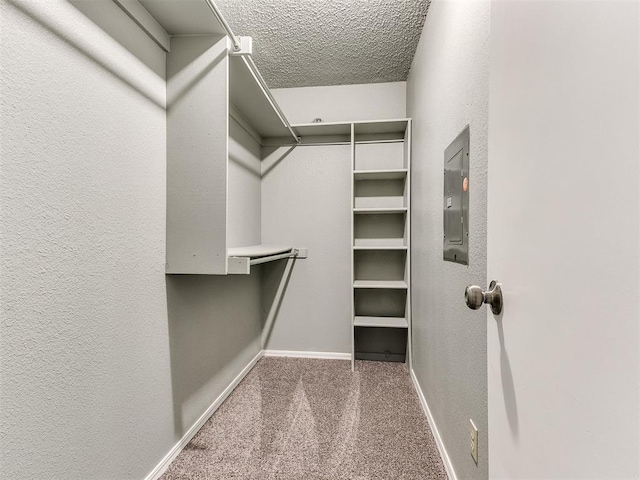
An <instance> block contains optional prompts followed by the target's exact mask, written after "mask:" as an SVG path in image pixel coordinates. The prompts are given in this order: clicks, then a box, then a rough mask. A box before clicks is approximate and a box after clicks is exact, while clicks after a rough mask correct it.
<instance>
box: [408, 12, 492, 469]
mask: <svg viewBox="0 0 640 480" xmlns="http://www.w3.org/2000/svg"><path fill="white" fill-rule="evenodd" d="M489 15H490V2H455V1H440V0H436V1H433V2H432V3H431V6H430V8H429V14H428V16H427V20H426V24H425V28H424V32H423V35H422V38H421V39H420V43H419V45H418V49H417V51H416V56H415V58H414V61H413V67H412V69H411V74H410V76H409V80H408V83H407V111H408V115H409V116H410V117H412V118H413V154H412V158H413V163H412V167H413V172H412V181H413V183H412V193H413V199H412V207H413V208H412V217H411V218H412V246H413V266H412V277H413V368H414V370H415V373H416V376H417V378H418V380H419V383H420V386H421V388H422V390H423V392H424V394H425V397H426V400H427V403H428V405H429V407H430V410H431V412H432V414H433V417H434V419H435V423H436V425H437V427H438V430H439V432H440V434H441V436H442V439H443V441H444V444H445V447H446V450H447V452H448V454H449V457H450V459H451V461H452V463H453V467H454V469H455V472H456V474H457V476H458V478H486V477H487V472H488V470H487V352H486V345H487V334H486V319H485V315H477V314H476V313H474V312H472V311H471V310H469V309H468V308H467V307H466V306H465V303H464V289H465V287H466V286H467V285H469V284H477V285H480V286H483V287H484V286H486V281H487V278H486V267H487V259H486V247H487V237H486V228H487V220H486V187H487V118H488V117H487V107H488V95H489V64H488V60H489V47H488V38H489ZM466 124H469V125H470V130H471V143H470V177H469V178H470V186H469V197H470V214H469V222H470V224H469V243H470V251H469V253H470V261H469V266H468V267H466V266H462V265H458V264H453V263H448V262H444V261H443V260H442V238H443V228H442V195H443V174H442V172H443V158H444V150H445V148H446V147H447V146H448V145H449V143H450V142H451V141H452V140H453V139H454V138H455V137H456V136H457V135H458V133H459V132H460V131H461V130H462V129H463V128H464V126H465V125H466ZM469 419H473V421H474V422H475V424H476V425H477V426H478V428H479V434H480V442H479V448H480V452H479V465H478V466H476V465H475V463H474V461H473V459H472V458H471V455H470V453H469Z"/></svg>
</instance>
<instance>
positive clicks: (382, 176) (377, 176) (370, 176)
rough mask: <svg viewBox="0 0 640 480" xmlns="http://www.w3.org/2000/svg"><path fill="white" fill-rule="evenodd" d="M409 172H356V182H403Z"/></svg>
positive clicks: (354, 174)
mask: <svg viewBox="0 0 640 480" xmlns="http://www.w3.org/2000/svg"><path fill="white" fill-rule="evenodd" d="M407 172H408V170H407V169H406V168H399V169H390V170H354V172H353V178H354V179H355V180H402V179H404V178H406V176H407Z"/></svg>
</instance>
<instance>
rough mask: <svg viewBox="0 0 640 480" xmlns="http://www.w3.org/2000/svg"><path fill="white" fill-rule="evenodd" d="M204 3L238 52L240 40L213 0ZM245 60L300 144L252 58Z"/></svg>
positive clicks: (249, 56) (281, 118)
mask: <svg viewBox="0 0 640 480" xmlns="http://www.w3.org/2000/svg"><path fill="white" fill-rule="evenodd" d="M205 2H206V3H207V5H208V6H209V8H210V9H211V11H212V12H213V14H214V15H215V17H216V18H217V19H218V21H219V22H220V24H221V25H222V27H223V28H224V29H225V31H226V32H227V36H228V37H229V38H230V39H231V43H233V49H234V50H235V51H236V52H238V51H240V49H241V45H240V40H238V37H236V36H235V34H234V33H233V30H231V26H230V25H229V24H228V23H227V21H226V20H225V19H224V17H223V16H222V12H221V11H220V9H219V8H218V6H217V5H216V4H215V3H214V2H213V0H205ZM245 58H246V59H247V65H248V66H249V68H250V69H251V73H253V76H254V77H255V78H256V80H257V81H258V83H259V84H260V87H261V88H262V91H263V92H264V94H265V95H266V96H267V100H269V103H270V104H271V106H272V107H273V109H274V110H275V112H276V114H277V115H278V117H280V121H281V122H282V124H283V125H284V126H285V127H287V130H289V133H291V136H292V137H293V138H294V139H295V141H296V143H300V138H298V135H296V132H294V131H293V128H291V124H290V123H289V120H287V117H286V116H285V115H284V113H283V112H282V110H281V109H280V106H279V105H278V103H277V102H276V99H275V98H273V95H272V94H271V90H269V86H268V85H267V82H265V81H264V78H262V75H261V74H260V72H259V71H258V67H256V64H255V63H254V62H253V57H252V56H251V55H245Z"/></svg>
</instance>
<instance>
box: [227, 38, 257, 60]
mask: <svg viewBox="0 0 640 480" xmlns="http://www.w3.org/2000/svg"><path fill="white" fill-rule="evenodd" d="M236 38H237V39H238V41H239V42H240V48H239V49H237V50H236V49H235V48H230V49H229V55H231V56H233V57H238V56H245V55H252V54H253V38H251V37H236Z"/></svg>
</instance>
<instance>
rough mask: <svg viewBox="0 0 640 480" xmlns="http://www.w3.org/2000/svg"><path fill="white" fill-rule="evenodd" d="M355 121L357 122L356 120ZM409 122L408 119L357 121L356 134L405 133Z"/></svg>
mask: <svg viewBox="0 0 640 480" xmlns="http://www.w3.org/2000/svg"><path fill="white" fill-rule="evenodd" d="M354 123H355V122H354ZM408 124H409V121H408V119H404V118H403V119H397V120H379V121H370V122H362V123H356V125H355V133H356V135H371V134H380V133H404V132H405V131H406V130H407V125H408Z"/></svg>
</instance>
